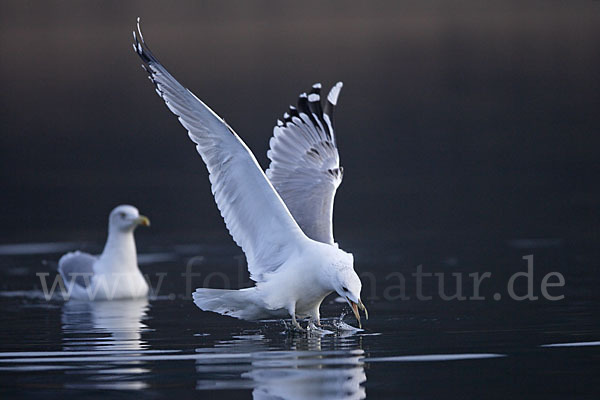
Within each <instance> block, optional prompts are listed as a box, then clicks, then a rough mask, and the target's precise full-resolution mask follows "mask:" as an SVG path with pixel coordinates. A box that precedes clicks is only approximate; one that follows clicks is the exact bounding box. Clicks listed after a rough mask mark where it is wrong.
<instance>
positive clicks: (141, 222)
mask: <svg viewBox="0 0 600 400" xmlns="http://www.w3.org/2000/svg"><path fill="white" fill-rule="evenodd" d="M135 221H136V222H137V223H138V225H143V226H150V220H149V219H148V217H146V216H145V215H140V216H139V217H137V218H136V220H135Z"/></svg>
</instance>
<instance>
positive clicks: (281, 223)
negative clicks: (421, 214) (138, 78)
mask: <svg viewBox="0 0 600 400" xmlns="http://www.w3.org/2000/svg"><path fill="white" fill-rule="evenodd" d="M133 37H134V41H135V43H134V45H133V48H134V50H135V51H136V52H137V53H138V55H139V56H140V57H141V59H142V60H143V61H144V65H143V66H142V67H144V69H145V70H146V71H147V72H148V74H149V78H150V80H151V81H152V82H153V83H154V84H155V86H156V92H157V93H158V95H159V96H160V97H161V98H162V99H163V100H164V101H165V103H166V105H167V107H168V108H169V109H170V110H171V111H172V112H173V113H174V114H175V115H177V116H178V117H179V122H181V124H182V125H183V126H184V128H186V129H187V130H188V135H189V137H190V139H191V140H192V141H193V142H194V143H195V144H196V150H197V151H198V153H200V156H201V157H202V160H204V162H205V164H206V166H207V168H208V172H209V178H210V182H211V185H212V192H213V195H214V197H215V201H216V203H217V207H218V208H219V210H220V211H221V215H222V216H223V219H224V220H225V225H226V226H227V229H228V230H229V233H230V234H231V236H232V237H233V240H234V241H235V242H236V243H237V244H238V245H239V246H240V247H241V248H242V250H243V251H244V253H245V255H246V259H247V261H248V270H249V271H250V278H251V279H252V280H254V281H255V282H256V286H254V287H250V288H245V289H239V290H222V289H206V288H199V289H196V291H195V293H193V297H194V303H196V305H197V306H198V307H200V308H201V309H202V310H205V311H213V312H216V313H219V314H223V315H228V316H232V317H236V318H240V319H245V320H261V319H267V318H273V317H275V318H283V317H286V316H288V315H289V316H291V318H292V322H293V324H294V326H295V327H296V328H297V329H299V330H304V329H303V328H302V327H301V326H300V324H299V323H298V322H297V319H296V318H297V317H308V318H310V321H309V324H308V327H310V328H314V326H315V324H317V325H319V324H320V319H319V307H320V305H321V302H322V301H323V299H324V298H325V297H326V296H327V295H329V294H330V293H332V292H337V294H339V295H340V296H341V297H342V298H344V299H345V300H346V301H347V302H348V304H350V307H351V308H352V311H353V312H354V315H355V316H356V319H357V321H358V324H359V326H360V314H359V311H358V309H359V308H360V309H361V310H364V312H365V316H366V317H367V318H368V315H367V310H366V308H365V306H364V305H363V303H362V301H361V300H360V292H361V288H362V284H361V281H360V278H359V277H358V275H357V274H356V272H355V271H354V266H353V264H354V258H353V256H352V254H350V253H346V252H344V251H342V250H340V249H339V248H338V246H337V244H336V243H335V242H334V240H333V226H332V216H333V200H334V196H335V192H336V190H337V187H338V186H339V184H340V182H341V181H342V168H341V167H340V165H339V155H338V149H337V145H336V140H335V136H334V130H333V118H332V117H333V109H334V107H335V105H336V103H337V99H338V95H339V93H340V90H341V88H342V83H341V82H339V83H337V84H336V85H335V86H334V87H333V88H332V89H331V91H330V92H329V95H328V96H327V99H326V101H325V104H324V105H323V106H321V96H320V90H321V85H320V84H315V85H313V87H312V90H311V91H310V93H309V94H306V93H303V94H301V95H300V97H299V99H298V105H297V107H293V106H290V108H289V110H288V111H287V112H286V113H285V114H284V117H283V121H278V122H277V126H275V128H274V130H273V133H274V135H273V137H272V138H271V141H270V150H269V152H268V153H267V155H268V157H269V159H270V160H271V164H270V166H269V169H268V170H267V172H266V174H265V173H264V172H263V171H262V169H261V168H260V165H259V164H258V162H257V161H256V158H255V157H254V155H253V154H252V152H251V151H250V149H249V148H248V147H247V146H246V144H245V143H244V142H243V141H242V139H241V138H240V137H239V136H238V135H237V134H236V133H235V132H234V131H233V129H232V128H231V127H230V126H229V125H227V123H226V122H225V121H224V120H223V119H221V118H220V117H219V116H218V115H217V114H216V113H215V112H213V111H212V110H211V109H210V108H209V107H208V106H206V105H205V104H204V103H203V102H202V101H201V100H200V99H198V98H197V97H196V96H195V95H194V94H193V93H192V92H190V91H189V90H187V89H186V88H184V87H183V86H182V85H181V84H180V83H179V82H178V81H177V80H176V79H175V78H174V77H173V76H172V75H171V74H170V73H169V72H168V71H167V70H166V69H165V67H163V65H162V64H161V63H160V62H159V61H158V60H157V59H156V57H154V55H153V54H152V52H151V51H150V49H149V48H148V46H147V45H146V43H145V42H144V37H143V36H142V33H141V30H140V26H139V18H138V25H137V34H136V32H134V33H133Z"/></svg>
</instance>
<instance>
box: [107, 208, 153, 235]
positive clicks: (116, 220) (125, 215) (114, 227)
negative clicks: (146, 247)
mask: <svg viewBox="0 0 600 400" xmlns="http://www.w3.org/2000/svg"><path fill="white" fill-rule="evenodd" d="M138 225H143V226H150V220H149V219H148V217H146V216H144V215H140V212H139V211H138V209H137V208H135V207H134V206H130V205H120V206H117V207H115V209H114V210H112V211H111V212H110V216H109V217H108V230H109V231H120V232H133V230H134V229H135V228H137V227H138Z"/></svg>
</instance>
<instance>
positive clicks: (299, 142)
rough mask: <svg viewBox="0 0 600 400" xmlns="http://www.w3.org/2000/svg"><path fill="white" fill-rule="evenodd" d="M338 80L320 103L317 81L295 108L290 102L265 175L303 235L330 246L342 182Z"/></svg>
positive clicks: (272, 144)
mask: <svg viewBox="0 0 600 400" xmlns="http://www.w3.org/2000/svg"><path fill="white" fill-rule="evenodd" d="M341 88H342V82H338V83H337V84H336V85H335V86H334V87H333V88H332V89H331V91H330V92H329V95H328V96H327V100H326V102H325V105H324V108H322V107H321V96H320V90H321V84H319V83H317V84H315V85H313V88H312V91H311V93H310V94H308V95H306V93H302V94H301V95H300V97H299V98H298V106H297V107H294V106H290V108H289V111H288V112H286V113H285V114H284V119H283V121H277V126H276V127H275V128H274V129H273V137H272V138H271V141H270V143H269V144H270V150H269V151H268V152H267V156H268V157H269V159H270V160H271V164H270V165H269V169H268V170H267V176H268V177H269V180H270V181H271V183H272V184H273V186H275V189H277V192H278V193H279V195H280V196H281V198H282V199H283V201H285V204H286V206H287V207H288V209H289V210H290V212H291V213H292V215H293V216H294V218H295V219H296V222H298V225H300V228H302V230H303V231H304V233H305V234H306V236H308V237H309V238H311V239H314V240H317V241H319V242H323V243H328V244H334V239H333V200H334V197H335V191H336V190H337V188H338V186H339V185H340V183H341V182H342V175H343V168H342V167H340V156H339V154H338V149H337V145H336V142H335V134H334V131H333V109H334V107H335V105H336V103H337V99H338V95H339V93H340V90H341Z"/></svg>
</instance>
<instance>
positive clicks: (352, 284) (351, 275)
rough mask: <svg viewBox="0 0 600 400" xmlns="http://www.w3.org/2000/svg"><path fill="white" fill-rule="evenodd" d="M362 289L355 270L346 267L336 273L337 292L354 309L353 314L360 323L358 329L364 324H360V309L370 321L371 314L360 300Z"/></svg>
mask: <svg viewBox="0 0 600 400" xmlns="http://www.w3.org/2000/svg"><path fill="white" fill-rule="evenodd" d="M361 289H362V283H361V281H360V278H359V277H358V275H357V274H356V271H354V268H352V267H351V266H350V267H344V268H340V269H338V270H337V271H336V285H335V291H336V292H337V294H338V295H340V297H342V298H343V299H345V300H346V301H347V302H348V304H349V305H350V308H352V312H353V313H354V316H355V317H356V320H357V321H358V327H359V328H362V324H361V323H360V313H359V311H358V310H359V309H360V310H362V311H364V313H365V318H366V319H369V313H368V311H367V308H366V307H365V305H364V304H363V302H362V301H361V300H360V291H361Z"/></svg>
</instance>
